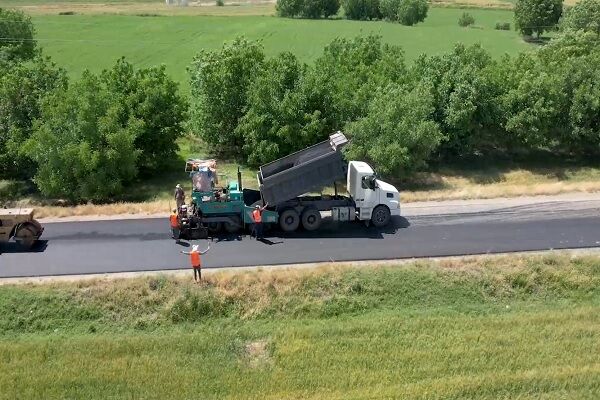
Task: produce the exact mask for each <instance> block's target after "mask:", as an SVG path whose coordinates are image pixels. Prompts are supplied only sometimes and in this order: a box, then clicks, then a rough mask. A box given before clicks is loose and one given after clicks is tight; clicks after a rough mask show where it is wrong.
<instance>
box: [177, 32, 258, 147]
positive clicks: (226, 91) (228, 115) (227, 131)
mask: <svg viewBox="0 0 600 400" xmlns="http://www.w3.org/2000/svg"><path fill="white" fill-rule="evenodd" d="M264 58H265V55H264V50H263V47H262V45H260V44H259V43H257V42H251V41H248V40H246V39H244V38H237V39H235V40H234V41H233V42H230V43H226V44H225V45H224V46H223V48H222V49H221V50H218V51H212V50H202V51H201V52H200V53H199V54H198V55H197V56H196V57H195V58H194V61H193V63H192V65H191V66H190V68H189V69H188V70H189V74H190V87H191V101H190V102H191V107H190V113H191V120H190V126H191V128H192V129H193V130H194V131H195V133H197V134H198V135H199V136H200V137H201V138H202V140H204V142H205V143H207V144H208V145H209V146H211V147H212V149H213V150H214V151H215V152H217V153H219V154H221V155H234V156H237V155H240V154H241V149H242V147H243V145H244V138H243V137H242V136H241V134H239V131H238V130H237V129H236V128H237V126H238V124H239V120H240V119H241V118H242V117H243V116H244V114H245V112H246V109H247V107H248V88H249V87H250V85H251V83H252V81H253V80H254V79H255V78H256V76H257V75H258V72H259V71H260V70H261V68H262V64H263V62H264Z"/></svg>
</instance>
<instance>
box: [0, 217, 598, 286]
mask: <svg viewBox="0 0 600 400" xmlns="http://www.w3.org/2000/svg"><path fill="white" fill-rule="evenodd" d="M517 214H518V213H517ZM45 227H46V230H45V232H44V235H43V239H44V240H42V241H40V243H38V245H37V246H36V247H35V248H34V249H33V250H32V251H29V252H22V251H20V250H19V249H18V247H17V246H16V245H15V244H4V245H2V247H0V252H1V253H0V278H5V277H33V276H48V275H71V274H93V273H111V272H130V271H156V270H175V269H182V268H188V265H189V264H188V257H187V256H185V255H183V254H181V253H180V251H182V250H187V249H188V248H189V246H190V243H187V242H182V243H175V241H174V240H172V239H171V238H170V233H169V224H168V220H167V219H166V218H165V219H137V220H113V221H95V222H68V223H67V222H65V223H52V224H46V225H45ZM193 243H198V244H199V245H200V247H201V248H202V249H204V248H205V247H206V245H207V243H208V240H199V241H196V242H193ZM588 247H600V214H599V213H598V212H597V211H596V210H593V212H592V213H590V214H588V215H580V214H577V213H574V214H573V215H570V214H568V213H560V215H553V214H552V215H540V216H536V215H535V213H531V210H529V211H527V214H526V218H523V215H521V216H519V215H508V216H506V215H504V216H502V215H500V216H499V215H495V216H494V215H492V216H487V217H486V216H481V215H479V214H477V215H476V216H475V217H473V216H468V217H461V216H451V217H449V216H447V215H446V216H442V215H440V216H427V217H409V218H408V219H405V218H397V219H395V220H394V223H393V226H392V227H390V228H388V229H384V230H378V229H375V228H373V227H369V228H367V227H365V226H364V225H363V224H361V223H352V224H342V225H340V226H334V225H332V224H329V225H328V226H327V227H326V228H325V229H322V230H320V231H318V232H310V233H309V232H297V233H294V234H289V235H285V234H282V233H278V232H275V231H274V232H271V233H270V234H268V235H267V238H266V239H265V240H264V241H262V242H260V241H255V240H253V239H252V238H251V237H249V236H247V235H246V234H244V235H239V236H236V235H232V236H224V237H217V238H214V239H212V240H211V250H210V251H209V253H208V254H206V255H205V256H204V257H203V264H204V266H205V267H208V268H222V267H239V266H254V265H277V264H296V263H310V262H321V261H353V260H376V259H382V260H383V259H396V258H413V257H437V256H453V255H470V254H486V253H502V252H516V251H530V250H548V249H567V248H588Z"/></svg>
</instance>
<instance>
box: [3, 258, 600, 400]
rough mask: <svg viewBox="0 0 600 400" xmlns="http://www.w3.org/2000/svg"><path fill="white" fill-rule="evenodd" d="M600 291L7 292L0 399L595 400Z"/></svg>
mask: <svg viewBox="0 0 600 400" xmlns="http://www.w3.org/2000/svg"><path fill="white" fill-rule="evenodd" d="M186 278H187V279H186ZM599 279H600V263H599V262H598V258H597V257H593V256H569V255H564V256H562V255H551V256H544V257H539V256H538V257H527V258H522V257H515V256H513V257H501V258H487V259H486V258H473V259H466V260H451V261H442V262H439V263H434V262H419V263H415V264H408V265H407V264H405V265H395V266H373V267H361V268H356V267H339V266H337V267H334V266H331V267H326V268H321V269H316V270H304V269H296V270H293V269H292V270H279V271H277V270H271V271H268V270H265V271H255V272H244V273H237V274H236V273H232V272H220V273H214V274H209V275H208V277H206V280H205V282H204V283H203V284H202V285H199V286H198V285H194V284H193V283H191V282H190V280H191V272H190V276H189V278H188V277H187V275H185V276H184V277H168V276H160V275H158V276H150V277H145V278H136V279H121V280H110V279H104V280H89V281H80V282H70V283H69V282H63V283H61V282H56V283H49V284H28V285H20V286H19V285H17V286H10V285H8V286H6V285H5V286H0V360H1V362H0V387H1V388H2V390H1V391H0V399H15V398H20V399H26V398H35V399H40V398H43V399H49V398H86V399H106V398H145V399H168V398H201V399H212V398H219V399H224V398H231V399H233V398H235V399H242V398H254V399H259V398H260V399H300V398H302V399H325V398H326V399H364V398H370V399H379V398H382V399H383V398H402V399H426V398H427V399H464V398H469V399H499V398H504V399H508V398H511V399H514V398H523V399H524V398H528V399H529V398H531V399H534V398H535V399H540V398H543V399H567V398H568V399H597V398H598V397H599V396H600V361H599V360H598V354H599V352H600V289H599V288H600V285H599V283H600V280H599Z"/></svg>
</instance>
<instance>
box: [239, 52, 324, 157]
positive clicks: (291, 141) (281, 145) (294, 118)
mask: <svg viewBox="0 0 600 400" xmlns="http://www.w3.org/2000/svg"><path fill="white" fill-rule="evenodd" d="M306 69H307V67H306V66H304V65H301V64H300V62H299V61H298V59H297V58H296V57H295V56H294V55H293V54H291V53H282V54H280V55H279V56H277V57H275V58H272V59H270V60H268V61H267V62H265V64H264V68H263V70H262V71H261V73H260V75H259V76H258V77H257V79H256V81H254V82H253V83H252V85H251V87H250V90H249V104H250V107H249V109H248V112H247V114H246V115H245V116H244V117H243V118H242V119H241V121H240V125H239V127H238V129H239V131H240V134H241V135H243V136H244V138H245V140H246V145H245V146H244V150H245V153H246V154H247V161H248V163H250V164H254V165H258V164H262V163H266V162H269V161H272V160H274V159H277V158H279V157H282V156H285V155H287V154H289V153H291V152H294V151H296V150H300V149H302V148H304V147H306V146H309V145H312V144H314V143H315V142H318V141H319V140H322V139H323V138H326V137H327V135H328V134H329V133H331V132H332V131H333V124H332V121H330V120H328V119H327V115H328V114H331V113H327V111H326V109H327V107H328V104H329V103H330V102H329V101H328V99H327V97H326V93H324V92H323V91H321V90H314V89H315V85H314V84H313V82H312V81H311V77H312V75H311V74H307V73H306Z"/></svg>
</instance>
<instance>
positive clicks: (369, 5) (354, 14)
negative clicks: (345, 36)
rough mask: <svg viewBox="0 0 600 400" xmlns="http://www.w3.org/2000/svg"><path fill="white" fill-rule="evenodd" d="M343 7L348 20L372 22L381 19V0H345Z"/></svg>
mask: <svg viewBox="0 0 600 400" xmlns="http://www.w3.org/2000/svg"><path fill="white" fill-rule="evenodd" d="M342 5H343V7H344V13H345V15H346V18H348V19H354V20H370V19H378V18H381V12H380V10H379V0H344V1H343V3H342Z"/></svg>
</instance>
